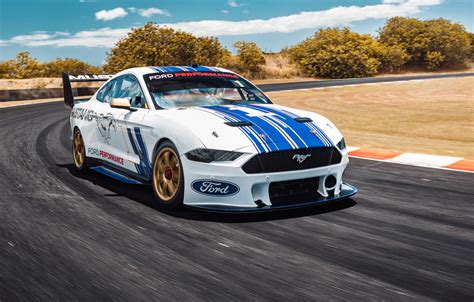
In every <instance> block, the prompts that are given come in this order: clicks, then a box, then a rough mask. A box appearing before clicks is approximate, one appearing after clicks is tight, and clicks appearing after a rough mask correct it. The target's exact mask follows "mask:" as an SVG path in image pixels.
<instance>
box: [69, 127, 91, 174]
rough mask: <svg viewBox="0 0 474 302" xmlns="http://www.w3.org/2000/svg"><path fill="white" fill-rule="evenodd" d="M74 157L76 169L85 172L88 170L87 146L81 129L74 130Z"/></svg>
mask: <svg viewBox="0 0 474 302" xmlns="http://www.w3.org/2000/svg"><path fill="white" fill-rule="evenodd" d="M72 158H73V160H74V167H75V168H76V170H78V171H79V172H84V171H86V170H87V168H88V166H87V157H86V147H85V145H84V140H83V138H82V134H81V131H79V129H76V130H74V135H73V137H72Z"/></svg>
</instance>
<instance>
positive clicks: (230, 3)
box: [227, 0, 242, 7]
mask: <svg viewBox="0 0 474 302" xmlns="http://www.w3.org/2000/svg"><path fill="white" fill-rule="evenodd" d="M227 4H229V6H230V7H239V6H241V5H242V4H239V3H237V1H235V0H229V1H227Z"/></svg>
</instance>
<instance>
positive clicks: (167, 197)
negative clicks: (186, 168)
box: [152, 141, 184, 209]
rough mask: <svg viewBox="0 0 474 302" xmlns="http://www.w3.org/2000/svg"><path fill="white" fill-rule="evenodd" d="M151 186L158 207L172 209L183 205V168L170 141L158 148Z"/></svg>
mask: <svg viewBox="0 0 474 302" xmlns="http://www.w3.org/2000/svg"><path fill="white" fill-rule="evenodd" d="M152 185H153V191H154V193H155V197H156V205H157V206H158V207H160V208H167V209H174V208H178V207H180V206H181V205H182V204H183V196H184V176H183V168H182V165H181V160H180V159H179V155H178V151H177V150H176V147H175V146H174V145H173V143H171V142H170V141H166V142H164V143H162V144H161V145H160V147H159V148H158V151H157V153H156V156H155V159H154V162H153V175H152Z"/></svg>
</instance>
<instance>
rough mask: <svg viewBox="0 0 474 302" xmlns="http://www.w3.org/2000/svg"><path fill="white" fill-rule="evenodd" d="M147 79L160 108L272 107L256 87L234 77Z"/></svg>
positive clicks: (187, 75) (205, 75) (166, 76)
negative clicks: (232, 105) (254, 104)
mask: <svg viewBox="0 0 474 302" xmlns="http://www.w3.org/2000/svg"><path fill="white" fill-rule="evenodd" d="M144 78H145V81H146V83H147V87H148V90H149V91H150V94H151V96H152V98H153V102H154V103H155V106H156V107H157V108H175V107H194V106H213V105H230V104H249V103H264V104H265V103H271V102H270V100H269V99H268V98H267V97H266V96H265V95H264V94H263V93H262V92H260V91H259V90H258V89H257V88H256V87H255V86H254V85H252V84H251V83H249V82H248V81H246V80H244V79H243V78H241V77H239V76H238V75H236V74H233V73H221V72H177V73H158V74H148V75H145V76H144Z"/></svg>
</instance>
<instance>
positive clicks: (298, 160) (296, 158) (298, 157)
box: [292, 154, 311, 164]
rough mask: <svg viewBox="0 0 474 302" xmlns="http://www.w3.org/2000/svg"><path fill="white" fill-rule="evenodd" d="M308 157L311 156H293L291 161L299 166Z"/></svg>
mask: <svg viewBox="0 0 474 302" xmlns="http://www.w3.org/2000/svg"><path fill="white" fill-rule="evenodd" d="M310 156H311V154H295V155H293V158H292V159H294V160H296V161H297V162H298V164H301V163H303V162H304V161H305V160H306V159H307V158H308V157H310Z"/></svg>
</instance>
